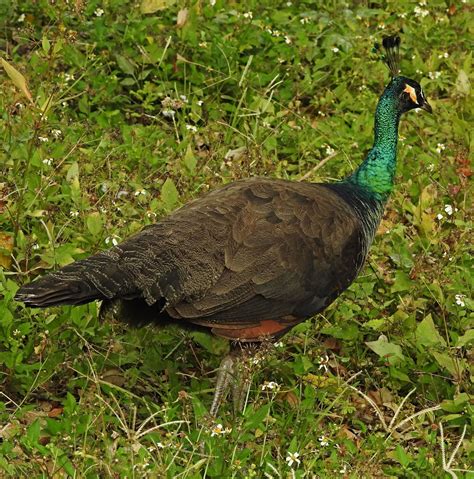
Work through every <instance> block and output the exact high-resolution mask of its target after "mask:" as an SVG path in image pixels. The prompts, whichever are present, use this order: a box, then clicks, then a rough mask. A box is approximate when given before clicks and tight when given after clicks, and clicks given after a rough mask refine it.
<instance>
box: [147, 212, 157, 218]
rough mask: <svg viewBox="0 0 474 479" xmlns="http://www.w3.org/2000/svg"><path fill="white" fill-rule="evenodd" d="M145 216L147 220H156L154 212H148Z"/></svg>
mask: <svg viewBox="0 0 474 479" xmlns="http://www.w3.org/2000/svg"><path fill="white" fill-rule="evenodd" d="M146 215H147V217H148V218H156V213H155V212H154V211H148V212H147V214H146Z"/></svg>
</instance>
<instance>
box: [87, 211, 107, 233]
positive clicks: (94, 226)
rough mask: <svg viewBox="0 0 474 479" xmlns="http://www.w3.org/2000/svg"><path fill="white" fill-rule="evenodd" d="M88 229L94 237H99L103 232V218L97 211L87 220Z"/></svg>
mask: <svg viewBox="0 0 474 479" xmlns="http://www.w3.org/2000/svg"><path fill="white" fill-rule="evenodd" d="M86 224H87V229H88V230H89V231H90V233H91V234H92V236H97V235H98V234H99V233H100V232H101V231H102V225H103V223H102V218H101V216H100V213H98V212H97V211H96V212H94V213H91V214H89V215H88V216H87V218H86Z"/></svg>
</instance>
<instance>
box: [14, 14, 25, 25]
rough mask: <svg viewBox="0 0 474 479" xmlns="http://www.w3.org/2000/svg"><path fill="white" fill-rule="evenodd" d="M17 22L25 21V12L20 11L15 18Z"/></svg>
mask: <svg viewBox="0 0 474 479" xmlns="http://www.w3.org/2000/svg"><path fill="white" fill-rule="evenodd" d="M16 21H17V22H18V23H23V22H24V21H25V14H24V13H22V14H21V15H20V16H19V17H18V18H17V20H16Z"/></svg>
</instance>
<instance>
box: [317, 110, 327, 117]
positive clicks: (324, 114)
mask: <svg viewBox="0 0 474 479" xmlns="http://www.w3.org/2000/svg"><path fill="white" fill-rule="evenodd" d="M318 115H319V116H326V113H324V112H323V111H321V110H318Z"/></svg>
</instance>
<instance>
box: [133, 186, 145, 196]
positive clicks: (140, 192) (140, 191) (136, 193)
mask: <svg viewBox="0 0 474 479" xmlns="http://www.w3.org/2000/svg"><path fill="white" fill-rule="evenodd" d="M133 194H134V195H135V196H145V195H146V190H145V189H143V188H142V189H141V190H136V191H135V193H133Z"/></svg>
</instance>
